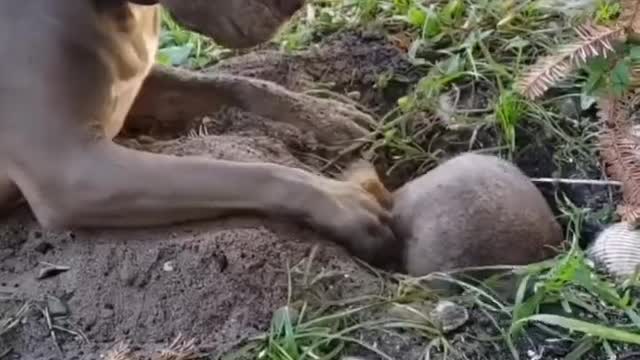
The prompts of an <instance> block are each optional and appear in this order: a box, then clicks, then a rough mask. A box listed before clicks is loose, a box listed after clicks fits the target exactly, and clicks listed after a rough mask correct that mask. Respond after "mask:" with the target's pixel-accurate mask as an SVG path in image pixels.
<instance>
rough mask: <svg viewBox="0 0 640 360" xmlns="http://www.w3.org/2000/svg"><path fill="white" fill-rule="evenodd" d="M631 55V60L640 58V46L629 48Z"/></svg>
mask: <svg viewBox="0 0 640 360" xmlns="http://www.w3.org/2000/svg"><path fill="white" fill-rule="evenodd" d="M629 56H630V57H631V60H640V46H632V47H631V49H629Z"/></svg>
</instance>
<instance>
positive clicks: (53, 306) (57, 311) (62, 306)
mask: <svg viewBox="0 0 640 360" xmlns="http://www.w3.org/2000/svg"><path fill="white" fill-rule="evenodd" d="M47 308H48V309H49V315H51V317H58V316H67V315H69V307H68V306H67V304H66V303H65V302H64V301H62V300H61V299H59V298H57V297H55V296H51V295H49V296H47Z"/></svg>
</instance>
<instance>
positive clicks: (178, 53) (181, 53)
mask: <svg viewBox="0 0 640 360" xmlns="http://www.w3.org/2000/svg"><path fill="white" fill-rule="evenodd" d="M192 51H193V45H191V44H186V45H182V46H169V47H166V48H163V49H160V50H158V54H160V55H161V56H165V57H167V58H168V59H169V60H170V62H171V65H174V66H177V65H182V64H184V63H185V62H186V61H187V60H188V59H189V56H190V55H191V52H192Z"/></svg>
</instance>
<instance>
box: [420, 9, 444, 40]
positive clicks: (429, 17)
mask: <svg viewBox="0 0 640 360" xmlns="http://www.w3.org/2000/svg"><path fill="white" fill-rule="evenodd" d="M425 15H426V17H425V20H424V26H423V33H424V36H425V37H427V38H433V37H435V36H437V35H439V34H440V33H441V32H442V24H441V23H440V19H439V18H438V14H436V12H435V11H433V9H427V10H426V11H425Z"/></svg>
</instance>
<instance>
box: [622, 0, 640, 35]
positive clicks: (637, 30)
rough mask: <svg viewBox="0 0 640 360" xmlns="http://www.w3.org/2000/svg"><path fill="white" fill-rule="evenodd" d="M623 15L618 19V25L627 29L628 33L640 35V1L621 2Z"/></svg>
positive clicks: (628, 0) (625, 0) (626, 0)
mask: <svg viewBox="0 0 640 360" xmlns="http://www.w3.org/2000/svg"><path fill="white" fill-rule="evenodd" d="M621 5H622V13H621V14H620V17H619V18H618V23H619V24H620V25H621V26H623V27H624V28H626V31H627V33H633V34H640V1H639V0H623V1H621Z"/></svg>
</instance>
